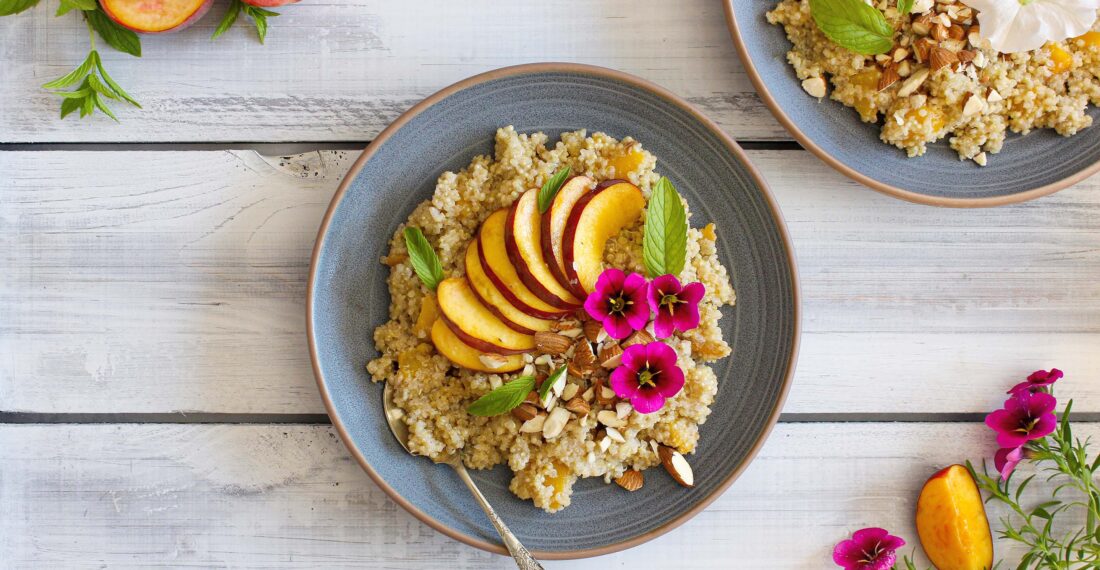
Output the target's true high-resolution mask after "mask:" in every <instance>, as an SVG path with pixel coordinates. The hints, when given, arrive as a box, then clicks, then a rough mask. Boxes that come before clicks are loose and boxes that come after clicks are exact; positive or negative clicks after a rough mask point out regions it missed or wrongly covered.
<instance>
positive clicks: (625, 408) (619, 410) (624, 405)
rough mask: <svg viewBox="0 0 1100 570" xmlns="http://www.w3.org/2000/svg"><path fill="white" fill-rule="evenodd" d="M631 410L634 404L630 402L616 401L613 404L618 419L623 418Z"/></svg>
mask: <svg viewBox="0 0 1100 570" xmlns="http://www.w3.org/2000/svg"><path fill="white" fill-rule="evenodd" d="M633 411H634V406H631V405H630V402H618V403H616V404H615V415H616V416H618V417H619V419H620V420H625V419H626V417H627V416H629V415H630V412H633Z"/></svg>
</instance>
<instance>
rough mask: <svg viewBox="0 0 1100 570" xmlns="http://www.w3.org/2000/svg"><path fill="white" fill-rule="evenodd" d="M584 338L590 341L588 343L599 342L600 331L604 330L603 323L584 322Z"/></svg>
mask: <svg viewBox="0 0 1100 570" xmlns="http://www.w3.org/2000/svg"><path fill="white" fill-rule="evenodd" d="M582 328H583V329H584V338H586V339H588V342H598V341H599V338H600V331H602V330H603V323H601V322H600V321H584V327H582Z"/></svg>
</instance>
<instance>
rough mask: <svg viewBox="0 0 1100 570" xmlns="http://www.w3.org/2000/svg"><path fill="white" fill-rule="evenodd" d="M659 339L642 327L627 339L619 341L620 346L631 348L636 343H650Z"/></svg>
mask: <svg viewBox="0 0 1100 570" xmlns="http://www.w3.org/2000/svg"><path fill="white" fill-rule="evenodd" d="M655 340H657V339H655V338H653V335H651V334H649V331H647V330H645V329H642V330H640V331H634V332H633V333H631V335H630V336H628V337H626V340H624V341H622V342H620V343H619V346H621V347H623V348H624V349H625V348H630V347H632V346H634V345H636V344H649V343H651V342H653V341H655Z"/></svg>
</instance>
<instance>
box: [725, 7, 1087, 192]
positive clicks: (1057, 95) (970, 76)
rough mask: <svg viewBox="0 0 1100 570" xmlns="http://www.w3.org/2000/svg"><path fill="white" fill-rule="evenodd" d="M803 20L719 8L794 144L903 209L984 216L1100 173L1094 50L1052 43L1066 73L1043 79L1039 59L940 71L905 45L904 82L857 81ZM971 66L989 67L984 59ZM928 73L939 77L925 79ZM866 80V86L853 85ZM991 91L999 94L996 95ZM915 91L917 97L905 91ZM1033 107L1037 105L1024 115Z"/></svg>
mask: <svg viewBox="0 0 1100 570" xmlns="http://www.w3.org/2000/svg"><path fill="white" fill-rule="evenodd" d="M884 4H887V5H889V4H891V3H890V2H884ZM934 5H935V6H936V7H937V8H938V7H940V3H935V4H934ZM887 8H889V6H887ZM808 13H809V12H808V8H807V6H806V4H805V3H804V2H801V3H800V2H792V1H787V2H781V1H780V0H770V1H768V2H752V1H747V0H726V18H727V23H728V26H729V29H730V33H731V35H732V37H733V40H734V45H735V46H736V48H737V49H738V52H739V55H740V58H741V61H742V63H743V64H744V67H745V69H746V71H747V73H748V75H749V78H750V79H751V80H752V82H753V84H754V85H755V87H756V89H757V92H758V93H759V95H760V98H761V99H762V100H763V101H764V103H765V104H766V105H767V107H768V108H769V109H770V110H771V112H772V114H773V115H775V117H776V118H777V119H778V120H779V122H780V123H781V124H783V126H784V127H785V128H786V129H787V130H788V131H789V132H790V133H791V135H792V136H794V138H795V139H797V140H798V142H800V143H801V144H802V145H803V146H804V147H805V148H806V149H807V150H809V151H811V152H813V153H814V154H816V155H817V156H818V157H819V158H821V159H822V160H823V161H824V162H826V163H827V164H829V165H830V166H832V167H833V168H835V169H837V170H838V171H839V172H841V173H842V174H844V175H846V176H849V177H850V178H852V179H854V180H856V181H858V182H860V183H862V184H864V185H866V186H868V187H870V188H872V189H874V190H878V191H880V192H883V193H885V194H888V195H891V196H894V197H897V198H901V199H903V200H908V201H911V202H917V203H923V204H929V205H935V206H946V207H987V206H998V205H1003V204H1009V203H1015V202H1021V201H1025V200H1030V199H1034V198H1038V197H1040V196H1044V195H1047V194H1050V193H1052V192H1055V191H1057V190H1060V189H1062V188H1065V187H1068V186H1070V185H1072V184H1075V183H1077V182H1079V181H1081V180H1083V179H1085V178H1087V177H1088V176H1090V175H1091V174H1093V173H1095V172H1097V171H1098V170H1100V129H1098V128H1096V127H1093V126H1091V124H1092V123H1093V122H1094V121H1095V120H1096V119H1098V118H1100V110H1098V109H1097V108H1096V106H1095V102H1096V100H1097V94H1098V93H1100V89H1097V87H1096V86H1094V85H1093V83H1095V82H1098V81H1100V79H1097V78H1096V77H1095V76H1092V78H1091V79H1089V77H1090V76H1089V73H1088V71H1089V70H1090V69H1092V68H1094V67H1096V62H1097V61H1100V59H1097V56H1098V55H1100V51H1098V50H1097V48H1093V47H1091V46H1077V45H1076V44H1073V45H1071V44H1070V43H1069V42H1073V41H1074V40H1072V39H1071V40H1068V41H1067V42H1062V43H1060V44H1059V45H1061V46H1063V47H1062V48H1059V51H1060V53H1059V55H1060V56H1068V60H1069V61H1072V62H1073V66H1074V67H1073V70H1072V71H1071V70H1068V69H1067V70H1057V69H1055V70H1054V71H1059V72H1058V73H1051V69H1048V68H1054V67H1058V65H1060V64H1051V63H1050V60H1051V59H1052V57H1051V55H1050V54H1049V53H1046V52H1044V53H1038V52H1036V53H1035V54H1024V55H1020V54H1017V55H1018V57H1012V58H1008V59H1005V60H1000V61H996V62H995V63H994V64H993V65H986V61H982V62H979V63H980V65H981V67H980V68H977V69H974V68H975V67H977V66H976V65H975V64H974V63H973V62H972V61H970V59H967V61H966V62H960V61H959V60H958V59H957V56H956V52H950V51H943V52H942V54H944V55H946V56H950V58H951V59H952V61H954V62H955V63H952V64H950V66H949V67H948V69H942V68H939V67H937V65H939V64H936V63H933V62H930V61H929V58H928V54H927V53H926V50H917V49H915V47H914V46H912V45H911V46H907V47H904V52H903V53H908V54H909V55H908V57H904V58H899V59H902V60H903V62H902V63H901V64H898V67H903V66H904V67H906V68H907V69H906V70H904V73H905V74H906V77H900V78H898V79H897V80H895V81H891V80H889V79H883V78H882V77H879V76H877V75H876V76H875V77H871V75H872V74H871V73H867V74H860V73H859V70H856V69H854V68H855V65H853V66H852V69H851V70H848V69H840V68H838V67H837V61H834V60H830V59H829V58H830V57H832V56H833V55H837V54H839V53H841V52H842V51H844V50H843V48H839V46H830V49H825V47H823V46H824V45H825V41H823V40H825V38H824V37H823V36H822V35H821V34H820V32H819V31H818V30H817V29H816V27H814V26H813V22H812V19H807V18H806V17H804V16H806V15H807V14H808ZM914 21H915V18H914ZM890 22H892V23H894V25H895V26H896V27H897V29H898V30H899V31H898V35H897V36H896V38H895V39H896V40H897V41H898V42H899V44H898V46H897V47H899V48H900V47H903V46H900V41H901V40H909V39H920V40H921V41H922V42H923V41H925V39H924V36H921V35H919V34H910V30H911V28H910V21H909V20H908V19H903V18H896V17H895V19H893V20H890ZM974 27H975V28H976V26H974ZM955 31H960V30H959V29H957V30H955ZM920 32H921V33H923V30H920ZM826 41H827V40H826ZM956 43H957V44H959V45H960V46H962V47H965V48H967V49H965V50H958V51H959V52H963V53H964V54H965V55H967V58H970V56H972V55H974V54H975V53H977V52H981V51H985V52H986V53H992V52H989V51H988V50H985V48H982V49H976V48H974V47H972V46H971V45H970V43H969V38H967V37H964V38H963V39H962V40H956V39H954V38H953V37H952V38H948V39H947V40H945V41H944V44H956ZM922 45H923V44H922ZM948 47H950V48H951V49H955V48H956V47H958V46H954V45H949V46H948ZM937 48H938V46H937ZM807 50H810V51H807ZM918 51H921V52H922V53H920V54H919V55H918V54H917V53H916V52H918ZM811 52H812V53H811ZM807 54H809V56H808V57H806V56H807ZM851 55H852V56H853V58H854V57H856V56H858V54H854V53H853V54H851ZM980 58H981V59H984V60H988V58H987V57H986V54H985V53H983V54H982V55H981V56H980ZM864 61H865V63H864V65H867V66H868V68H869V71H874V69H873V68H874V67H875V66H876V64H877V65H878V66H879V67H882V65H884V64H879V63H877V62H876V61H875V58H873V57H868V58H864ZM866 62H869V64H868V63H866ZM889 67H891V68H893V64H890V65H889ZM929 67H937V68H936V70H935V71H932V73H930V74H926V73H925V72H926V71H928V70H929V69H928V68H929ZM833 71H836V72H837V74H838V76H837V77H834V75H833V73H832V72H833ZM849 71H851V73H850V74H849ZM814 72H819V77H822V78H823V79H825V81H824V82H823V83H822V85H819V86H818V87H822V88H823V89H816V91H818V94H819V95H822V96H821V97H819V98H815V97H814V96H811V95H810V94H809V92H808V91H807V89H806V88H804V86H803V82H804V81H806V80H807V79H809V76H810V75H813V74H814ZM1039 72H1041V73H1039ZM918 74H919V75H924V76H926V77H927V80H926V81H924V82H923V84H921V85H918V84H917V81H916V80H914V81H909V79H910V78H911V77H913V76H914V75H918ZM1093 74H1095V72H1093ZM864 75H866V76H867V77H866V79H867V82H868V85H869V86H868V87H866V88H862V87H860V86H859V84H860V83H861V80H862V79H864V78H865V77H864ZM890 75H891V79H892V77H893V75H894V73H893V69H891V73H890ZM872 83H873V85H871V84H872ZM909 84H912V85H909ZM1097 85H1100V84H1097ZM998 86H999V87H1001V91H1005V92H1004V93H1000V92H996V93H994V91H996V89H995V87H998ZM913 87H917V92H914V93H910V91H912V89H911V88H913ZM974 87H979V88H981V89H982V90H981V91H980V92H979V93H978V94H979V95H980V97H975V96H973V95H972V94H971V93H970V92H969V91H972V90H973V88H974ZM1017 87H1018V88H1017ZM1025 87H1026V88H1025ZM929 90H931V91H930V92H929V93H924V92H925V91H929ZM821 91H824V93H821ZM901 95H904V97H903V96H901ZM991 97H992V100H991V101H990V98H991ZM917 98H923V100H924V101H927V102H928V103H929V105H928V106H929V107H935V109H932V112H925V113H923V114H922V113H921V110H920V109H916V108H915V107H913V103H912V100H914V99H917ZM906 99H908V100H906ZM1031 102H1034V103H1036V105H1034V106H1032V107H1028V105H1027V104H1029V103H1031ZM865 103H866V104H865ZM967 103H971V105H969V106H968V105H966V104H967ZM941 108H942V109H943V110H944V111H946V112H941V111H940V110H941ZM910 111H912V112H910ZM926 111H927V110H926ZM876 113H877V120H876V119H875V116H876ZM895 114H896V116H895ZM921 129H923V130H921ZM1016 131H1020V132H1016ZM1028 131H1030V132H1028ZM1022 133H1026V134H1022ZM1070 135H1072V136H1070ZM932 141H934V142H932ZM891 145H896V146H898V147H904V148H894V146H891ZM975 159H976V160H975Z"/></svg>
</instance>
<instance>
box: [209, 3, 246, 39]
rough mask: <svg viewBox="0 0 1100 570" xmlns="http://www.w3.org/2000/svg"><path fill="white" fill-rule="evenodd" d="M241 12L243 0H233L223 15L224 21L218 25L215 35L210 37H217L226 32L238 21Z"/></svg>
mask: <svg viewBox="0 0 1100 570" xmlns="http://www.w3.org/2000/svg"><path fill="white" fill-rule="evenodd" d="M240 13H241V0H233V2H231V3H230V4H229V9H228V10H226V11H225V16H223V17H222V21H221V23H220V24H218V27H217V28H216V29H215V30H214V35H212V36H210V39H212V40H214V39H217V38H218V36H220V35H222V34H224V33H225V32H227V31H228V30H229V28H232V27H233V24H234V23H236V22H237V16H239V15H240Z"/></svg>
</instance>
